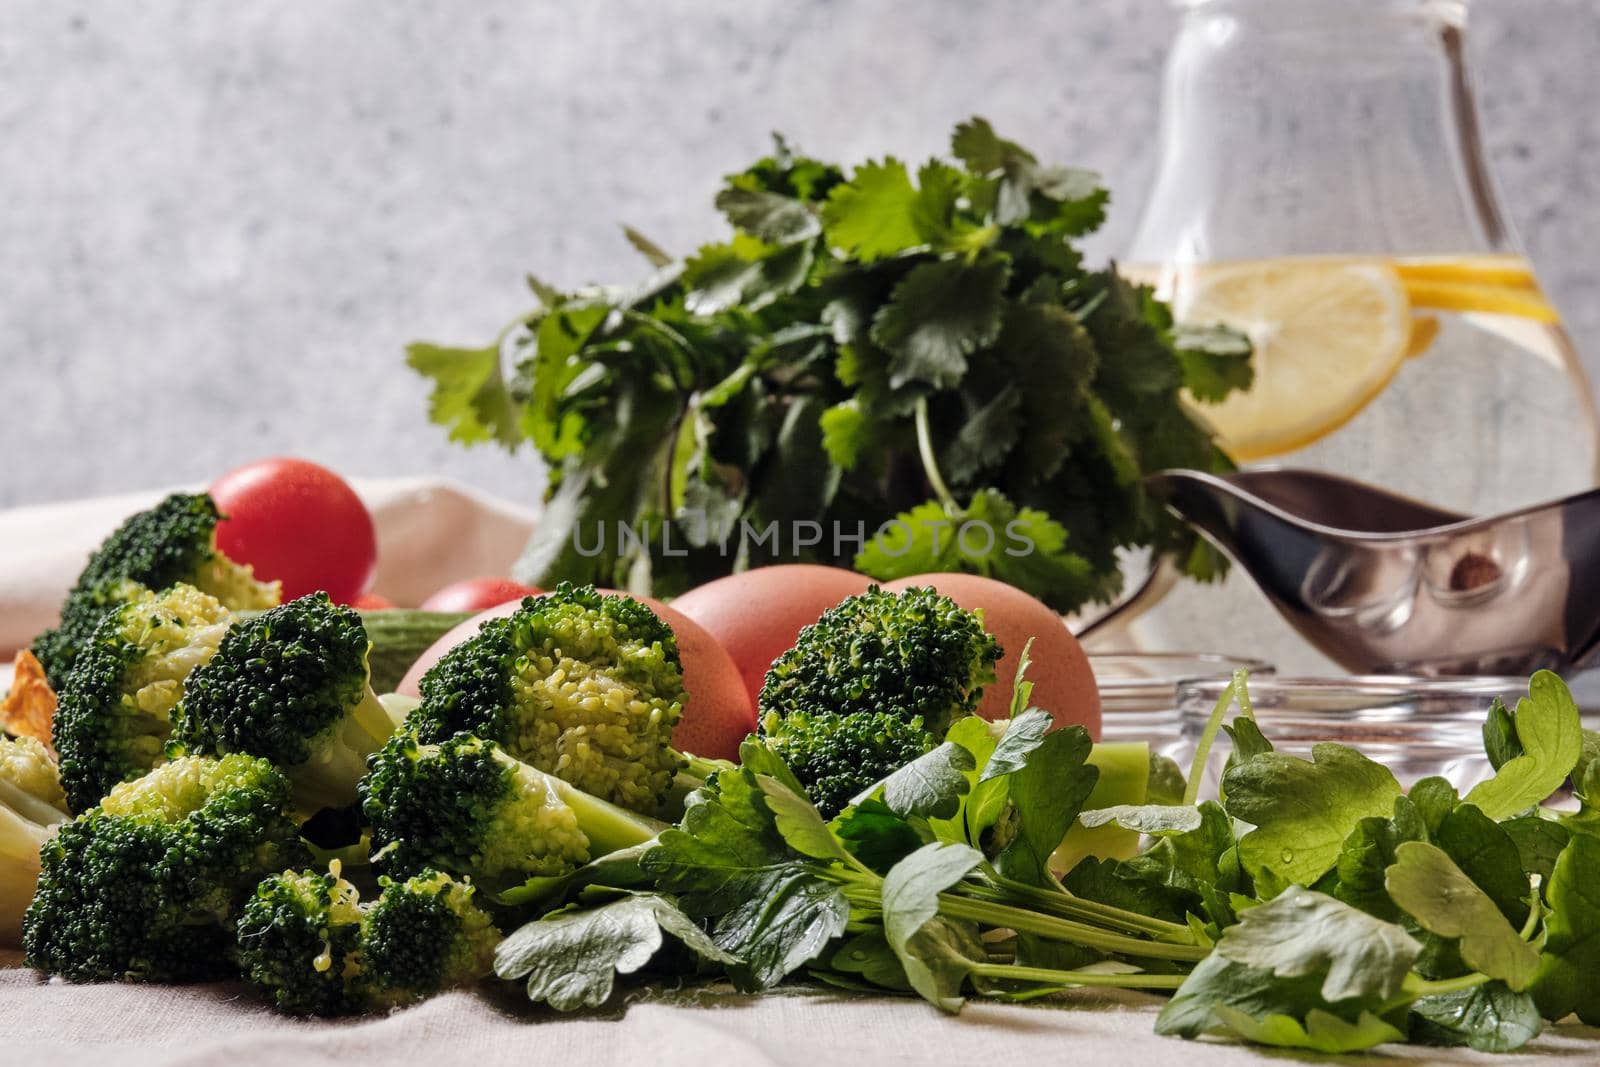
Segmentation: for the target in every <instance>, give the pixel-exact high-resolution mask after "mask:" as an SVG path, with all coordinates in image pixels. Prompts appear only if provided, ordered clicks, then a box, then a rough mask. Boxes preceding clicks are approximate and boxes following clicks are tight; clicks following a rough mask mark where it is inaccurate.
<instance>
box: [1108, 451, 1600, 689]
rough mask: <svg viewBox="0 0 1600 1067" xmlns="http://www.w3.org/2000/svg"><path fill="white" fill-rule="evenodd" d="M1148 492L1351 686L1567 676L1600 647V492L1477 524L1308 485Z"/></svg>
mask: <svg viewBox="0 0 1600 1067" xmlns="http://www.w3.org/2000/svg"><path fill="white" fill-rule="evenodd" d="M1147 484H1148V485H1149V487H1150V488H1151V490H1152V491H1153V492H1154V493H1155V494H1156V495H1157V496H1158V497H1161V498H1163V499H1164V500H1165V501H1166V503H1167V505H1168V506H1169V507H1171V508H1172V509H1173V510H1174V511H1176V512H1177V513H1178V514H1179V515H1181V516H1182V517H1183V518H1184V519H1185V520H1187V521H1188V522H1189V523H1190V525H1192V526H1194V527H1195V528H1196V529H1197V530H1199V531H1201V532H1202V533H1203V534H1205V536H1207V537H1208V538H1210V539H1211V540H1212V541H1213V542H1215V543H1216V544H1217V546H1218V547H1219V548H1221V549H1222V550H1223V551H1224V552H1226V553H1227V554H1228V555H1229V556H1230V557H1231V558H1232V559H1233V560H1234V562H1235V563H1237V564H1238V565H1239V566H1240V567H1242V568H1244V569H1245V571H1247V572H1248V573H1249V574H1250V576H1251V577H1252V578H1253V579H1255V581H1256V584H1257V585H1259V586H1260V587H1261V590H1262V592H1264V593H1265V594H1266V596H1267V598H1268V599H1269V600H1270V601H1271V602H1272V604H1273V605H1274V606H1275V607H1276V608H1277V609H1278V611H1279V612H1281V613H1282V615H1283V617H1284V618H1285V619H1287V620H1288V621H1289V623H1290V624H1291V625H1293V626H1294V628H1295V629H1296V630H1298V631H1299V632H1300V634H1301V636H1303V637H1304V638H1305V639H1306V640H1307V641H1309V642H1311V644H1313V645H1315V646H1316V647H1317V648H1318V649H1320V650H1321V651H1322V652H1323V653H1325V654H1326V655H1327V656H1328V657H1329V658H1330V659H1332V660H1334V661H1335V662H1337V663H1339V664H1340V665H1342V666H1344V667H1345V668H1347V669H1349V670H1351V671H1355V672H1358V673H1402V674H1425V675H1441V674H1526V673H1528V672H1530V671H1533V670H1536V669H1538V668H1541V667H1548V668H1551V669H1552V670H1557V671H1563V670H1567V669H1569V668H1576V667H1582V666H1585V665H1587V663H1588V662H1589V661H1590V659H1591V658H1592V657H1594V655H1595V652H1596V649H1597V647H1600V489H1593V490H1590V491H1588V492H1584V493H1579V494H1578V495H1576V496H1570V497H1566V498H1564V499H1561V500H1555V501H1551V502H1550V503H1546V504H1539V505H1536V506H1533V507H1528V508H1522V509H1520V510H1517V511H1510V512H1506V513H1504V514H1501V515H1492V516H1489V517H1487V518H1477V519H1474V518H1469V517H1467V516H1464V515H1458V514H1456V513H1454V512H1449V511H1444V510H1442V509H1440V508H1436V507H1432V506H1430V505H1428V504H1423V503H1420V502H1418V501H1415V500H1411V499H1409V498H1407V497H1403V496H1399V495H1397V494H1394V493H1390V492H1388V491H1386V490H1383V489H1379V488H1377V487H1375V486H1371V485H1366V484H1363V483H1361V482H1357V481H1353V480H1350V479H1348V478H1341V477H1337V476H1335V475H1330V474H1322V473H1319V472H1315V471H1306V470H1274V469H1265V470H1252V471H1244V472H1240V473H1237V474H1231V475H1227V476H1216V475H1211V474H1204V473H1201V472H1199V471H1190V470H1169V471H1161V472H1159V473H1156V474H1153V475H1151V476H1150V477H1149V478H1148V479H1147ZM1152 591H1154V590H1152ZM1135 599H1137V600H1144V601H1145V602H1148V599H1149V598H1148V597H1136V598H1135ZM1135 610H1137V609H1135Z"/></svg>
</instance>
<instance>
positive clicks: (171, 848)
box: [22, 755, 307, 981]
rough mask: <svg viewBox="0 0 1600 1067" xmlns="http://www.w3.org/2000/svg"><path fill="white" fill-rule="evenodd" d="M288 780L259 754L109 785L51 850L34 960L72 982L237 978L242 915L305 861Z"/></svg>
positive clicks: (31, 912)
mask: <svg viewBox="0 0 1600 1067" xmlns="http://www.w3.org/2000/svg"><path fill="white" fill-rule="evenodd" d="M289 801H290V789H289V780H288V779H287V778H285V777H284V776H283V774H282V773H281V772H279V771H278V770H277V769H275V768H274V767H273V766H272V765H271V764H270V763H268V762H266V761H265V760H260V759H253V758H251V757H249V756H239V755H234V756H224V757H223V758H222V759H220V760H219V759H211V758H209V757H204V756H184V757H181V758H178V759H175V760H172V761H170V762H168V763H164V764H162V765H161V766H159V767H157V768H156V769H155V770H153V771H151V772H150V773H149V774H147V775H145V776H144V777H143V778H140V779H138V780H136V781H133V782H125V783H123V784H121V785H118V786H116V787H115V788H114V789H112V790H111V793H110V795H108V796H107V797H106V798H105V799H104V800H103V801H102V802H101V803H100V806H99V807H97V808H94V809H92V810H90V811H88V812H85V813H84V814H82V815H80V816H78V818H76V819H74V820H73V821H71V822H69V823H67V824H65V825H64V826H62V827H61V829H60V831H59V832H58V833H57V834H56V835H55V837H54V838H52V839H51V840H50V841H48V842H46V844H45V846H44V849H43V851H42V852H41V857H40V858H41V861H42V862H41V871H40V874H39V886H38V891H37V892H36V893H35V894H34V898H33V903H32V904H31V905H29V907H28V911H27V914H26V915H25V916H24V917H23V924H22V942H23V949H24V951H25V952H26V956H27V961H28V964H29V965H30V966H32V967H35V968H38V969H39V970H42V971H46V972H49V973H51V974H58V975H61V976H62V977H64V978H67V979H69V980H72V981H104V980H116V979H124V980H129V981H189V980H198V979H205V978H216V977H221V976H224V975H227V974H229V973H232V971H233V965H232V959H233V955H232V947H233V940H234V938H233V935H234V930H233V926H234V920H235V918H236V916H237V913H238V909H239V908H240V907H241V906H242V905H243V904H244V902H245V901H246V900H248V899H249V897H250V894H251V893H252V892H253V891H254V889H255V887H256V885H257V883H259V882H260V881H261V879H262V878H264V877H266V875H268V874H269V873H272V872H275V871H281V870H284V869H285V868H287V867H291V866H296V865H299V864H302V863H304V862H305V860H306V858H307V857H306V852H305V847H304V845H303V844H302V843H301V841H300V838H299V836H298V834H297V832H296V828H295V824H294V821H293V820H292V819H291V818H290V815H289Z"/></svg>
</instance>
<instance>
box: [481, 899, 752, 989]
mask: <svg viewBox="0 0 1600 1067" xmlns="http://www.w3.org/2000/svg"><path fill="white" fill-rule="evenodd" d="M664 934H669V935H671V936H672V937H673V938H674V939H676V940H678V941H680V942H682V943H683V945H684V946H685V947H686V948H688V949H690V950H691V951H692V952H694V953H695V954H696V955H697V956H699V957H700V958H701V959H704V960H708V961H710V962H712V963H719V964H736V963H738V962H739V961H738V959H737V957H735V956H732V955H729V954H728V953H727V952H724V951H723V950H722V949H720V948H718V947H717V945H716V944H715V943H713V942H712V940H711V938H709V937H708V936H706V933H705V931H704V930H702V929H700V927H699V926H697V925H696V924H695V922H694V921H693V920H692V919H690V918H689V917H688V916H687V915H685V914H683V912H681V911H679V910H678V907H677V905H676V904H674V903H673V902H672V901H671V900H669V899H668V898H666V897H663V896H659V895H657V894H654V893H638V894H633V893H630V894H628V895H627V896H624V897H622V898H621V899H620V900H615V901H612V902H611V903H609V904H604V905H601V906H600V907H597V908H588V909H581V910H575V911H558V912H556V913H554V914H553V915H550V916H547V917H546V918H544V919H541V920H538V921H535V922H530V923H526V924H524V925H523V926H521V927H519V928H518V929H516V930H514V931H512V932H511V933H510V934H509V935H507V936H506V939H505V940H504V941H502V942H500V944H499V946H498V947H497V948H496V949H495V956H494V966H495V974H496V975H498V976H499V977H501V978H505V979H511V980H515V979H525V980H526V985H527V991H528V999H529V1000H532V1001H534V1002H535V1003H548V1004H549V1005H550V1006H551V1007H552V1008H555V1009H556V1010H557V1011H573V1010H575V1009H577V1008H595V1007H599V1006H600V1005H602V1004H604V1003H605V1002H606V1001H607V1000H609V999H610V998H611V993H612V990H613V988H614V987H615V984H616V978H617V976H618V975H626V974H632V973H634V972H635V971H638V970H639V969H640V968H642V967H643V966H644V965H645V964H647V963H649V962H650V960H651V959H653V958H654V957H655V955H656V953H657V952H659V951H660V950H661V946H662V944H663V943H664V937H663V935H664Z"/></svg>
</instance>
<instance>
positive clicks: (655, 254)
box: [535, 226, 674, 296]
mask: <svg viewBox="0 0 1600 1067" xmlns="http://www.w3.org/2000/svg"><path fill="white" fill-rule="evenodd" d="M622 236H624V237H626V238H627V239H628V243H629V244H630V245H632V246H633V248H634V251H636V252H638V253H639V254H640V255H641V256H643V257H644V258H645V262H647V263H649V264H650V265H651V266H652V267H654V268H656V269H657V270H660V269H662V268H664V267H670V266H672V264H673V263H674V260H673V258H672V255H671V254H670V253H668V252H667V251H666V250H665V249H663V248H662V247H661V246H660V245H658V244H656V243H655V242H654V241H652V240H650V238H648V237H646V236H645V235H644V234H642V233H640V232H639V231H638V230H636V229H634V228H633V227H632V226H624V227H623V228H622ZM540 290H544V292H550V290H549V288H548V287H547V286H543V285H540V286H538V287H537V288H536V289H535V292H540ZM542 295H543V293H541V296H542Z"/></svg>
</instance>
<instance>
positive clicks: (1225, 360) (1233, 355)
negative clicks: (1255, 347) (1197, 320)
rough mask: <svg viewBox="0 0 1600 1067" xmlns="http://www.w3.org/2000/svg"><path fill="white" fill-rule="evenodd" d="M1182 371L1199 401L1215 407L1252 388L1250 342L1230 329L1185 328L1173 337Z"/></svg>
mask: <svg viewBox="0 0 1600 1067" xmlns="http://www.w3.org/2000/svg"><path fill="white" fill-rule="evenodd" d="M1173 348H1174V350H1175V351H1176V352H1177V356H1178V363H1179V364H1180V365H1181V366H1182V368H1183V385H1184V388H1186V389H1188V390H1189V392H1190V394H1191V395H1193V396H1194V398H1195V399H1196V400H1201V401H1204V402H1206V403H1211V404H1215V403H1218V402H1219V401H1222V400H1225V399H1227V397H1228V394H1229V393H1232V392H1234V391H1235V390H1244V389H1248V388H1250V383H1251V382H1253V381H1254V380H1255V369H1254V368H1253V367H1252V366H1251V364H1250V339H1249V338H1247V337H1245V336H1244V335H1243V334H1241V333H1239V332H1238V331H1237V330H1234V329H1232V328H1230V327H1227V326H1220V325H1217V326H1203V327H1195V326H1186V327H1180V328H1178V329H1177V330H1176V331H1175V332H1174V335H1173Z"/></svg>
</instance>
